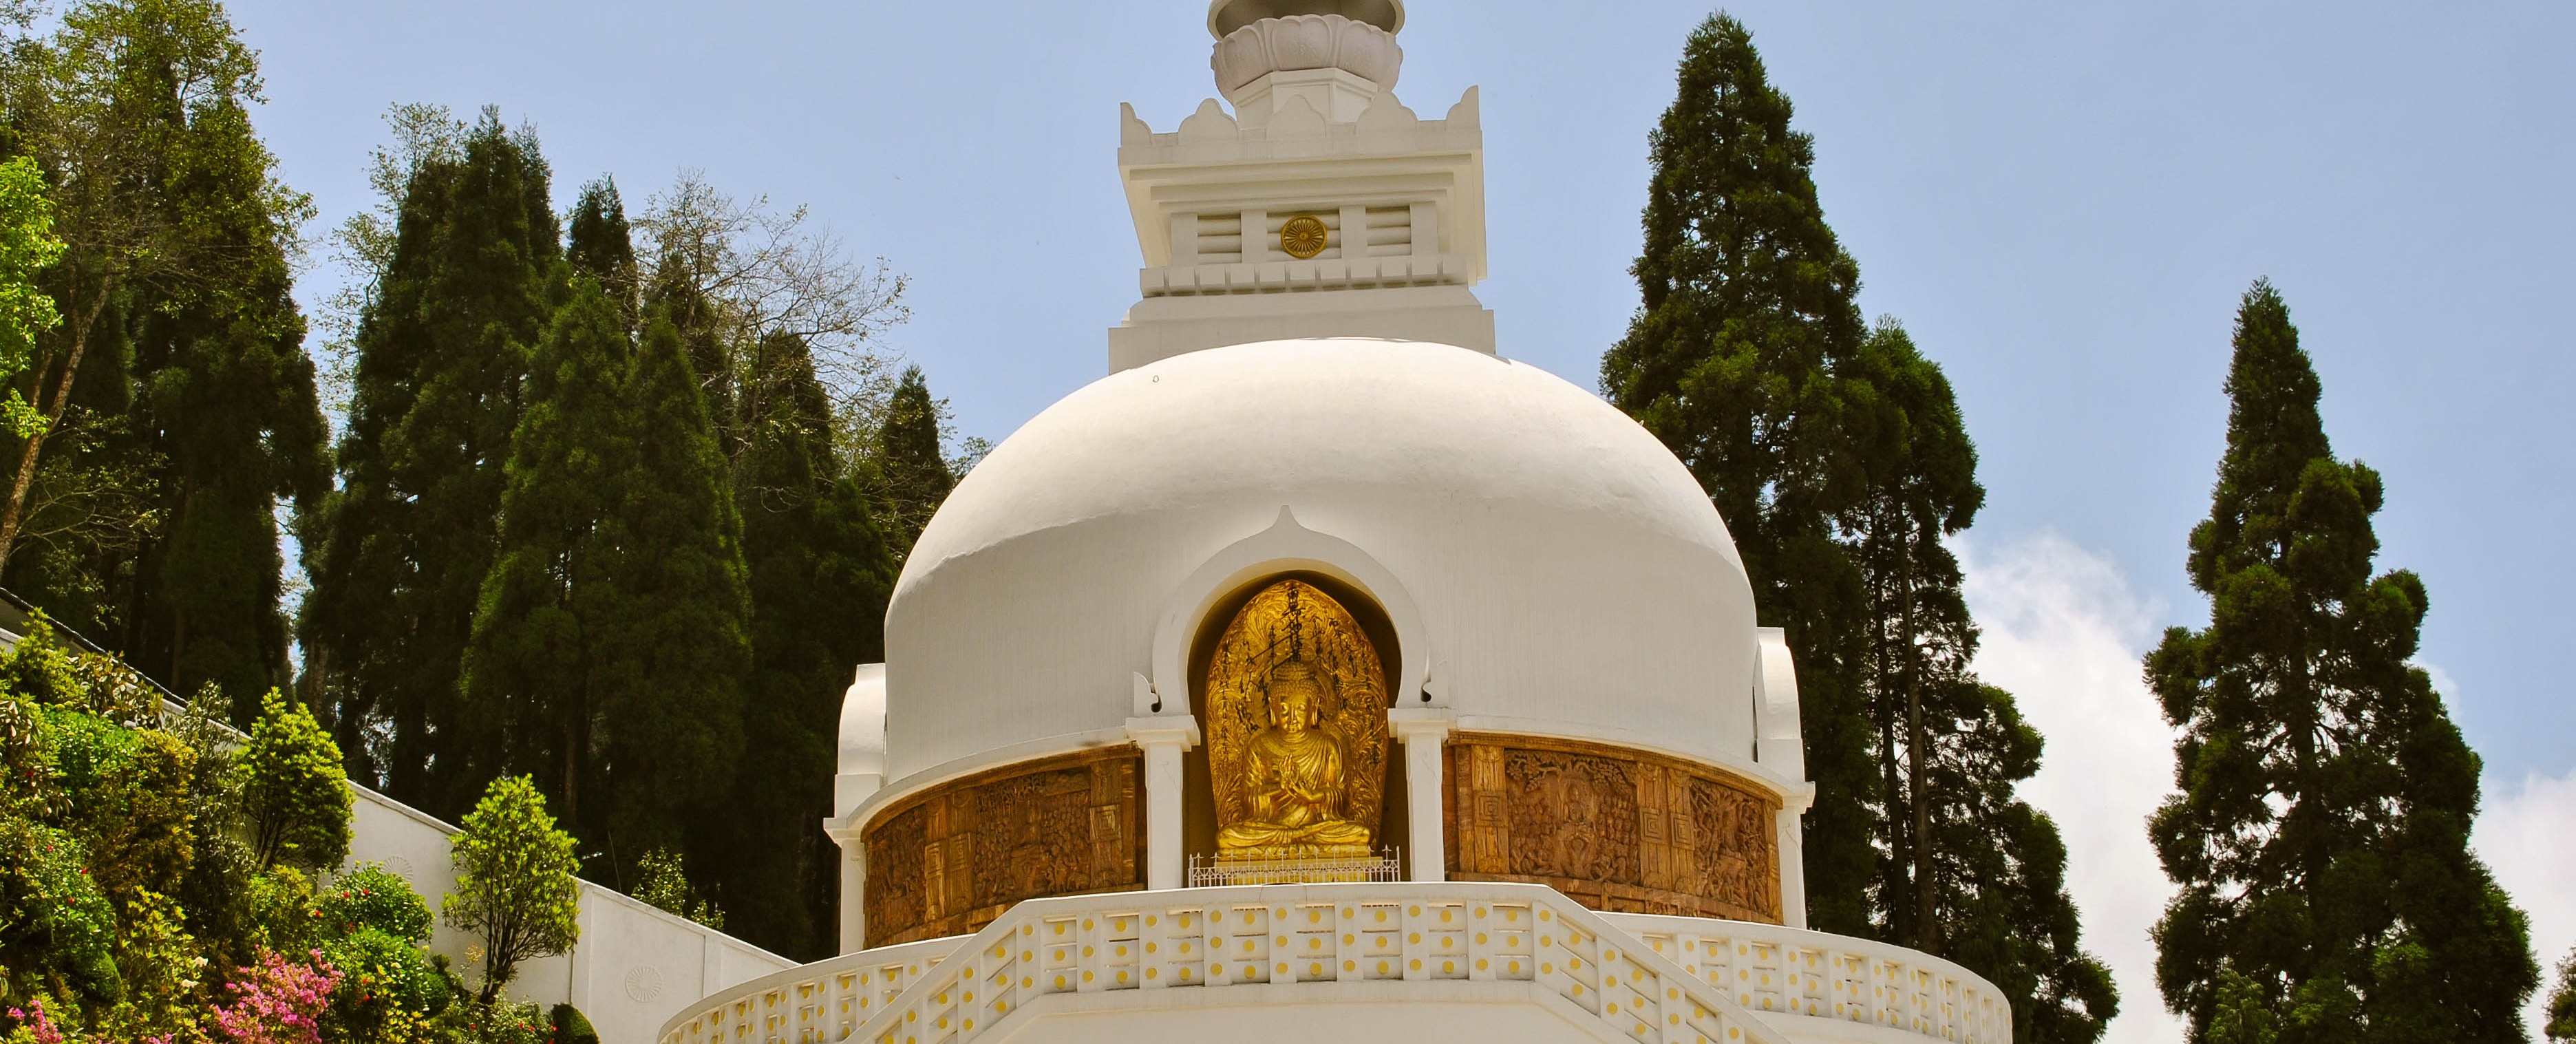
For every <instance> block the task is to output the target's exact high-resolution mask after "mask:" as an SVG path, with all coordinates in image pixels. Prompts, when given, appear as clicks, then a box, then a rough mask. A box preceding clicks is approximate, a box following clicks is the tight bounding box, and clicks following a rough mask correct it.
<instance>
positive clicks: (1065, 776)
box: [864, 745, 1145, 947]
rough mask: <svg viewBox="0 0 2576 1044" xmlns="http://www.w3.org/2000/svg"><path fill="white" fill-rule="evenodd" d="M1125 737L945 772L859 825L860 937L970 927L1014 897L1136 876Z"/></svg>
mask: <svg viewBox="0 0 2576 1044" xmlns="http://www.w3.org/2000/svg"><path fill="white" fill-rule="evenodd" d="M1141 769H1142V755H1140V754H1139V753H1138V752H1137V750H1136V748H1135V747H1132V746H1124V745H1122V746H1117V747H1109V748H1104V749H1102V750H1097V751H1083V752H1081V753H1077V754H1066V755H1059V756H1057V757H1051V758H1042V759H1039V760H1036V761H1028V762H1022V763H1020V764H1017V765H1008V766H1004V767H1002V768H998V769H992V770H989V771H986V772H982V773H978V774H976V775H973V776H968V777H966V778H964V779H957V780H951V781H949V782H947V783H943V784H940V785H938V786H935V787H932V788H930V789H929V790H927V791H925V792H923V793H920V794H916V795H913V796H911V797H907V798H904V799H903V800H901V801H899V802H897V803H895V804H894V805H892V806H890V807H888V808H887V809H885V810H884V811H882V812H880V813H878V814H877V816H876V818H875V819H874V821H873V822H871V823H870V824H869V826H868V829H867V833H866V835H865V836H866V844H867V852H868V874H867V886H866V888H865V890H864V894H865V898H864V901H865V902H866V904H867V925H868V938H867V945H869V946H872V947H873V946H888V945H892V944H895V943H904V942H912V941H914V940H917V939H934V938H938V937H940V936H946V935H963V934H966V933H969V932H973V931H975V930H977V929H979V928H982V927H983V926H984V925H986V924H988V923H991V922H992V920H993V919H994V918H995V917H999V916H1001V914H1002V911H1004V910H1007V909H1009V908H1010V907H1011V906H1012V905H1013V904H1016V903H1018V902H1020V901H1021V900H1024V899H1036V898H1041V897H1044V896H1051V895H1079V894H1082V893H1085V892H1116V891H1130V890H1135V889H1140V888H1143V887H1144V886H1145V882H1144V875H1143V873H1142V870H1141V868H1142V867H1143V865H1144V838H1145V830H1144V822H1143V815H1144V810H1143V807H1142V804H1141V797H1140V795H1139V793H1138V787H1137V779H1138V774H1139V772H1140V770H1141Z"/></svg>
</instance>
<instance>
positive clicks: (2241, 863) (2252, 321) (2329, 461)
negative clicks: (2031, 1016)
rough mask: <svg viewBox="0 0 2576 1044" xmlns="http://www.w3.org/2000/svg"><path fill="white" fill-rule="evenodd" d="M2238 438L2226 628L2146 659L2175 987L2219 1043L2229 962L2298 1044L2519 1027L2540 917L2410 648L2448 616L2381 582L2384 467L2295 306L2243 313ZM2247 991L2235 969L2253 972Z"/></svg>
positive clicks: (2166, 933)
mask: <svg viewBox="0 0 2576 1044" xmlns="http://www.w3.org/2000/svg"><path fill="white" fill-rule="evenodd" d="M2227 395H2228V402H2229V410H2228V422H2227V450H2226V454H2225V456H2223V457H2222V458H2221V459H2220V461H2219V466H2218V485H2217V488H2216V490H2215V492H2214V493H2213V494H2212V496H2211V505H2210V515H2209V518H2208V519H2207V520H2206V521H2203V522H2202V523H2200V524H2199V525H2198V526H2196V527H2194V528H2193V530H2192V534H2191V555H2190V559H2189V573H2190V576H2191V582H2192V586H2193V587H2194V588H2196V589H2198V590H2200V591H2201V592H2202V593H2204V594H2206V595H2208V596H2209V598H2210V625H2209V626H2208V627H2205V628H2202V629H2199V630H2191V629H2187V628H2180V627H2177V628H2174V629H2172V630H2169V631H2167V632H2165V637H2164V641H2163V643H2162V644H2161V645H2159V646H2158V647H2157V648H2156V650H2155V651H2154V652H2153V653H2151V654H2149V655H2148V657H2147V661H2146V675H2147V680H2148V683H2149V684H2150V685H2151V686H2152V687H2153V688H2154V690H2155V692H2156V696H2157V698H2158V699H2159V700H2160V701H2161V702H2162V703H2163V707H2164V713H2165V717H2166V719H2167V720H2168V721H2170V722H2172V723H2173V724H2174V725H2175V726H2176V727H2177V728H2179V729H2181V730H2182V733H2183V735H2182V737H2181V739H2179V740H2178V741H2177V742H2176V744H2175V747H2174V760H2175V768H2174V778H2175V783H2176V785H2177V786H2178V787H2179V788H2180V792H2179V793H2177V794H2174V795H2173V796H2172V797H2170V798H2168V799H2167V800H2166V802H2165V803H2164V805H2163V806H2162V807H2161V808H2159V809H2158V810H2157V812H2156V814H2155V816H2154V817H2153V819H2152V820H2151V821H2150V824H2149V832H2150V835H2151V836H2152V838H2153V840H2154V842H2155V845H2156V854H2157V856H2158V858H2159V859H2160V860H2161V861H2162V862H2163V864H2164V869H2165V873H2166V875H2167V876H2168V877H2171V878H2172V879H2173V880H2174V882H2175V884H2176V885H2177V886H2178V890H2177V894H2176V895H2175V896H2174V898H2173V900H2172V901H2171V902H2170V903H2169V904H2168V905H2167V906H2166V908H2165V913H2164V916H2163V918H2162V919H2161V920H2160V921H2159V922H2158V923H2157V925H2156V929H2155V939H2156V948H2157V955H2156V981H2157V985H2158V986H2159V987H2160V988H2161V989H2162V991H2163V993H2164V998H2165V1003H2166V1005H2167V1006H2168V1007H2170V1008H2171V1009H2172V1010H2173V1011H2174V1012H2175V1013H2176V1014H2179V1015H2183V1016H2185V1017H2187V1018H2189V1019H2190V1020H2191V1024H2192V1027H2193V1037H2194V1039H2195V1040H2207V1039H2214V1037H2215V1036H2216V1029H2215V1027H2216V1023H2217V1016H2218V1014H2219V1012H2220V1009H2221V1007H2222V1006H2223V1005H2224V1006H2229V1007H2232V1008H2235V1009H2237V1010H2242V1009H2243V1008H2244V1007H2245V1006H2246V1004H2247V1003H2248V1002H2247V1001H2246V1000H2245V999H2244V998H2240V997H2229V996H2224V994H2225V993H2226V992H2227V991H2225V990H2222V989H2221V988H2220V975H2221V973H2222V971H2224V972H2226V973H2231V974H2233V975H2236V976H2241V977H2242V980H2243V982H2244V983H2245V984H2246V986H2245V987H2239V989H2240V990H2241V989H2245V988H2250V990H2251V991H2253V992H2254V993H2256V994H2258V995H2259V999H2260V1004H2261V1006H2263V1007H2265V1008H2268V1009H2270V1010H2272V1011H2275V1012H2278V1013H2280V1017H2279V1019H2278V1020H2277V1023H2276V1025H2275V1026H2274V1027H2273V1030H2272V1032H2273V1033H2274V1036H2275V1039H2277V1040H2279V1041H2281V1042H2283V1044H2305V1042H2310V1041H2392V1042H2394V1041H2426V1040H2444V1041H2497V1042H2503V1041H2519V1040H2523V1039H2525V1038H2524V1036H2523V1027H2522V1017H2521V1013H2520V1011H2519V1010H2518V1009H2519V1007H2520V1005H2521V1003H2522V1001H2523V999H2524V998H2525V997H2526V996H2528V995H2529V994H2530V993H2531V990H2532V988H2533V987H2534V986H2535V985H2536V984H2537V982H2538V978H2539V972H2538V969H2537V967H2536V966H2535V965H2534V962H2533V960H2532V957H2531V953H2530V949H2529V942H2528V939H2527V937H2526V929H2525V927H2524V922H2523V917H2522V914H2521V913H2520V912H2519V911H2516V910H2515V909H2514V908H2513V906H2512V904H2511V903H2510V902H2509V901H2508V900H2507V898H2506V897H2505V894H2504V892H2503V891H2502V890H2501V889H2499V888H2497V887H2496V885H2495V882H2494V881H2493V879H2492V878H2491V877H2490V876H2489V874H2488V872H2487V869H2486V867H2485V866H2484V865H2482V864H2481V863H2480V862H2479V861H2478V859H2477V857H2476V856H2475V855H2474V854H2472V853H2471V852H2470V850H2469V847H2468V837H2469V827H2470V822H2471V820H2472V818H2473V817H2474V816H2475V815H2476V814H2477V804H2478V758H2477V755H2476V754H2474V753H2472V752H2471V751H2470V750H2469V748H2468V745H2467V744H2466V743H2465V742H2464V741H2463V740H2462V739H2461V737H2460V732H2459V729H2458V728H2457V727H2456V726H2455V725H2453V724H2452V722H2451V720H2450V716H2449V714H2448V713H2447V712H2446V711H2444V709H2443V707H2442V702H2441V700H2440V698H2439V697H2438V696H2436V695H2435V693H2434V691H2433V686H2432V683H2431V681H2430V680H2429V679H2428V678H2427V677H2426V675H2425V673H2424V671H2423V670H2422V669H2421V668H2418V667H2416V666H2414V665H2413V664H2412V663H2411V662H2410V658H2411V657H2412V656H2414V654H2415V650H2416V643H2417V637H2418V634H2419V631H2420V629H2421V628H2422V626H2423V622H2424V615H2425V612H2426V610H2427V608H2428V603H2427V601H2426V597H2425V589H2424V583H2423V581H2422V580H2421V579H2419V578H2417V577H2416V576H2415V574H2413V573H2411V572H2406V571H2403V570H2398V571H2393V572H2388V573H2382V574H2379V575H2377V576H2373V575H2371V569H2372V567H2373V562H2372V560H2373V558H2375V557H2376V555H2377V554H2378V550H2379V541H2378V538H2377V537H2376V536H2375V535H2374V534H2373V532H2372V530H2371V522H2370V517H2371V516H2372V515H2374V514H2376V513H2377V512H2378V511H2379V509H2380V506H2381V504H2382V500H2383V495H2384V494H2383V487H2382V484H2381V481H2380V476H2379V473H2378V472H2376V471H2373V470H2371V469H2370V468H2369V467H2367V466H2365V465H2363V464H2361V463H2359V462H2357V461H2343V460H2339V459H2337V458H2336V457H2335V456H2334V452H2333V449H2332V447H2331V446H2330V445H2329V443H2328V441H2327V438H2326V433H2325V428H2324V425H2323V423H2322V422H2321V421H2320V419H2319V417H2318V413H2317V400H2318V396H2319V384H2318V381H2317V375H2316V371H2315V370H2314V368H2313V367H2312V366H2311V364H2310V363H2309V360H2308V356H2307V354H2306V353H2305V352H2304V351H2302V350H2300V348H2299V339H2298V330H2297V328H2296V327H2294V326H2292V325H2291V323H2290V312H2289V307H2288V306H2287V305H2286V304H2284V303H2283V301H2282V299H2281V295H2280V293H2279V292H2278V291H2277V290H2275V289H2274V288H2273V287H2272V285H2271V284H2270V283H2269V282H2268V281H2261V280H2258V281H2256V282H2255V284H2254V286H2253V288H2252V289H2250V290H2248V291H2247V292H2246V294H2245V297H2244V300H2243V302H2242V304H2241V305H2240V307H2239V308H2238V311H2237V315H2236V331H2235V357H2234V360H2233V362H2232V363H2231V364H2230V366H2229V369H2228V376H2227ZM2230 985H2231V986H2232V985H2234V983H2233V981H2231V982H2230Z"/></svg>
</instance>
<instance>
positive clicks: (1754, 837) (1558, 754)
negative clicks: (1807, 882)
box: [1442, 733, 1781, 924]
mask: <svg viewBox="0 0 2576 1044" xmlns="http://www.w3.org/2000/svg"><path fill="white" fill-rule="evenodd" d="M1447 754H1448V757H1449V779H1448V781H1447V786H1446V787H1445V788H1444V789H1445V791H1446V793H1445V794H1444V800H1443V801H1442V805H1443V806H1444V807H1443V812H1444V816H1443V820H1444V833H1445V835H1446V840H1447V848H1448V852H1449V867H1448V870H1449V878H1450V879H1451V880H1456V881H1528V882H1534V883H1538V884H1544V885H1548V886H1550V887H1553V888H1555V889H1556V890H1558V891H1560V892H1564V893H1565V894H1566V895H1568V896H1571V897H1573V898H1574V899H1575V900H1576V901H1578V902H1581V903H1583V904H1584V905H1586V906H1589V907H1592V908H1593V909H1596V910H1613V911H1622V912H1631V913H1661V914H1683V915H1689V916H1697V917H1727V918H1733V919H1736V920H1744V921H1762V922H1766V923H1769V924H1779V923H1781V919H1780V852H1779V836H1778V834H1777V833H1776V828H1775V824H1776V822H1777V819H1778V817H1777V813H1778V812H1779V809H1780V803H1779V801H1778V800H1777V799H1775V798H1773V797H1771V796H1769V795H1767V794H1765V793H1764V792H1763V791H1762V790H1760V789H1759V788H1756V787H1755V786H1753V785H1752V784H1750V783H1747V782H1745V781H1742V780H1739V779H1736V778H1735V777H1733V776H1731V775H1729V774H1728V773H1726V772H1724V771H1722V770H1719V769H1714V768H1710V767H1707V766H1704V765H1695V764H1692V763H1689V762H1685V761H1682V760H1680V759H1677V758H1669V757H1664V756H1662V755H1658V754H1649V753H1645V752H1642V751H1636V750H1629V749H1625V748H1621V747H1613V746H1609V745H1606V744H1599V743H1586V742H1581V741H1573V740H1559V739H1550V738H1545V737H1538V736H1510V735H1499V734H1491V733H1457V734H1454V735H1452V736H1451V737H1450V739H1449V745H1448V748H1447Z"/></svg>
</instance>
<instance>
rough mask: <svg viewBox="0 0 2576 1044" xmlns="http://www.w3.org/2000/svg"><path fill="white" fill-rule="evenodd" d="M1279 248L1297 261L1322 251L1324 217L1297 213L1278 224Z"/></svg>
mask: <svg viewBox="0 0 2576 1044" xmlns="http://www.w3.org/2000/svg"><path fill="white" fill-rule="evenodd" d="M1279 249H1280V251H1281V252H1282V253H1285V254H1287V255H1288V256H1290V257H1293V258H1296V259H1297V260H1299V261H1303V260H1306V259H1307V258H1310V257H1313V256H1315V255H1317V254H1320V253H1323V252H1324V219H1322V218H1319V217H1316V216H1315V215H1313V214H1299V215H1297V216H1296V217H1292V218H1289V219H1288V221H1287V223H1286V224H1283V225H1280V226H1279Z"/></svg>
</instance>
